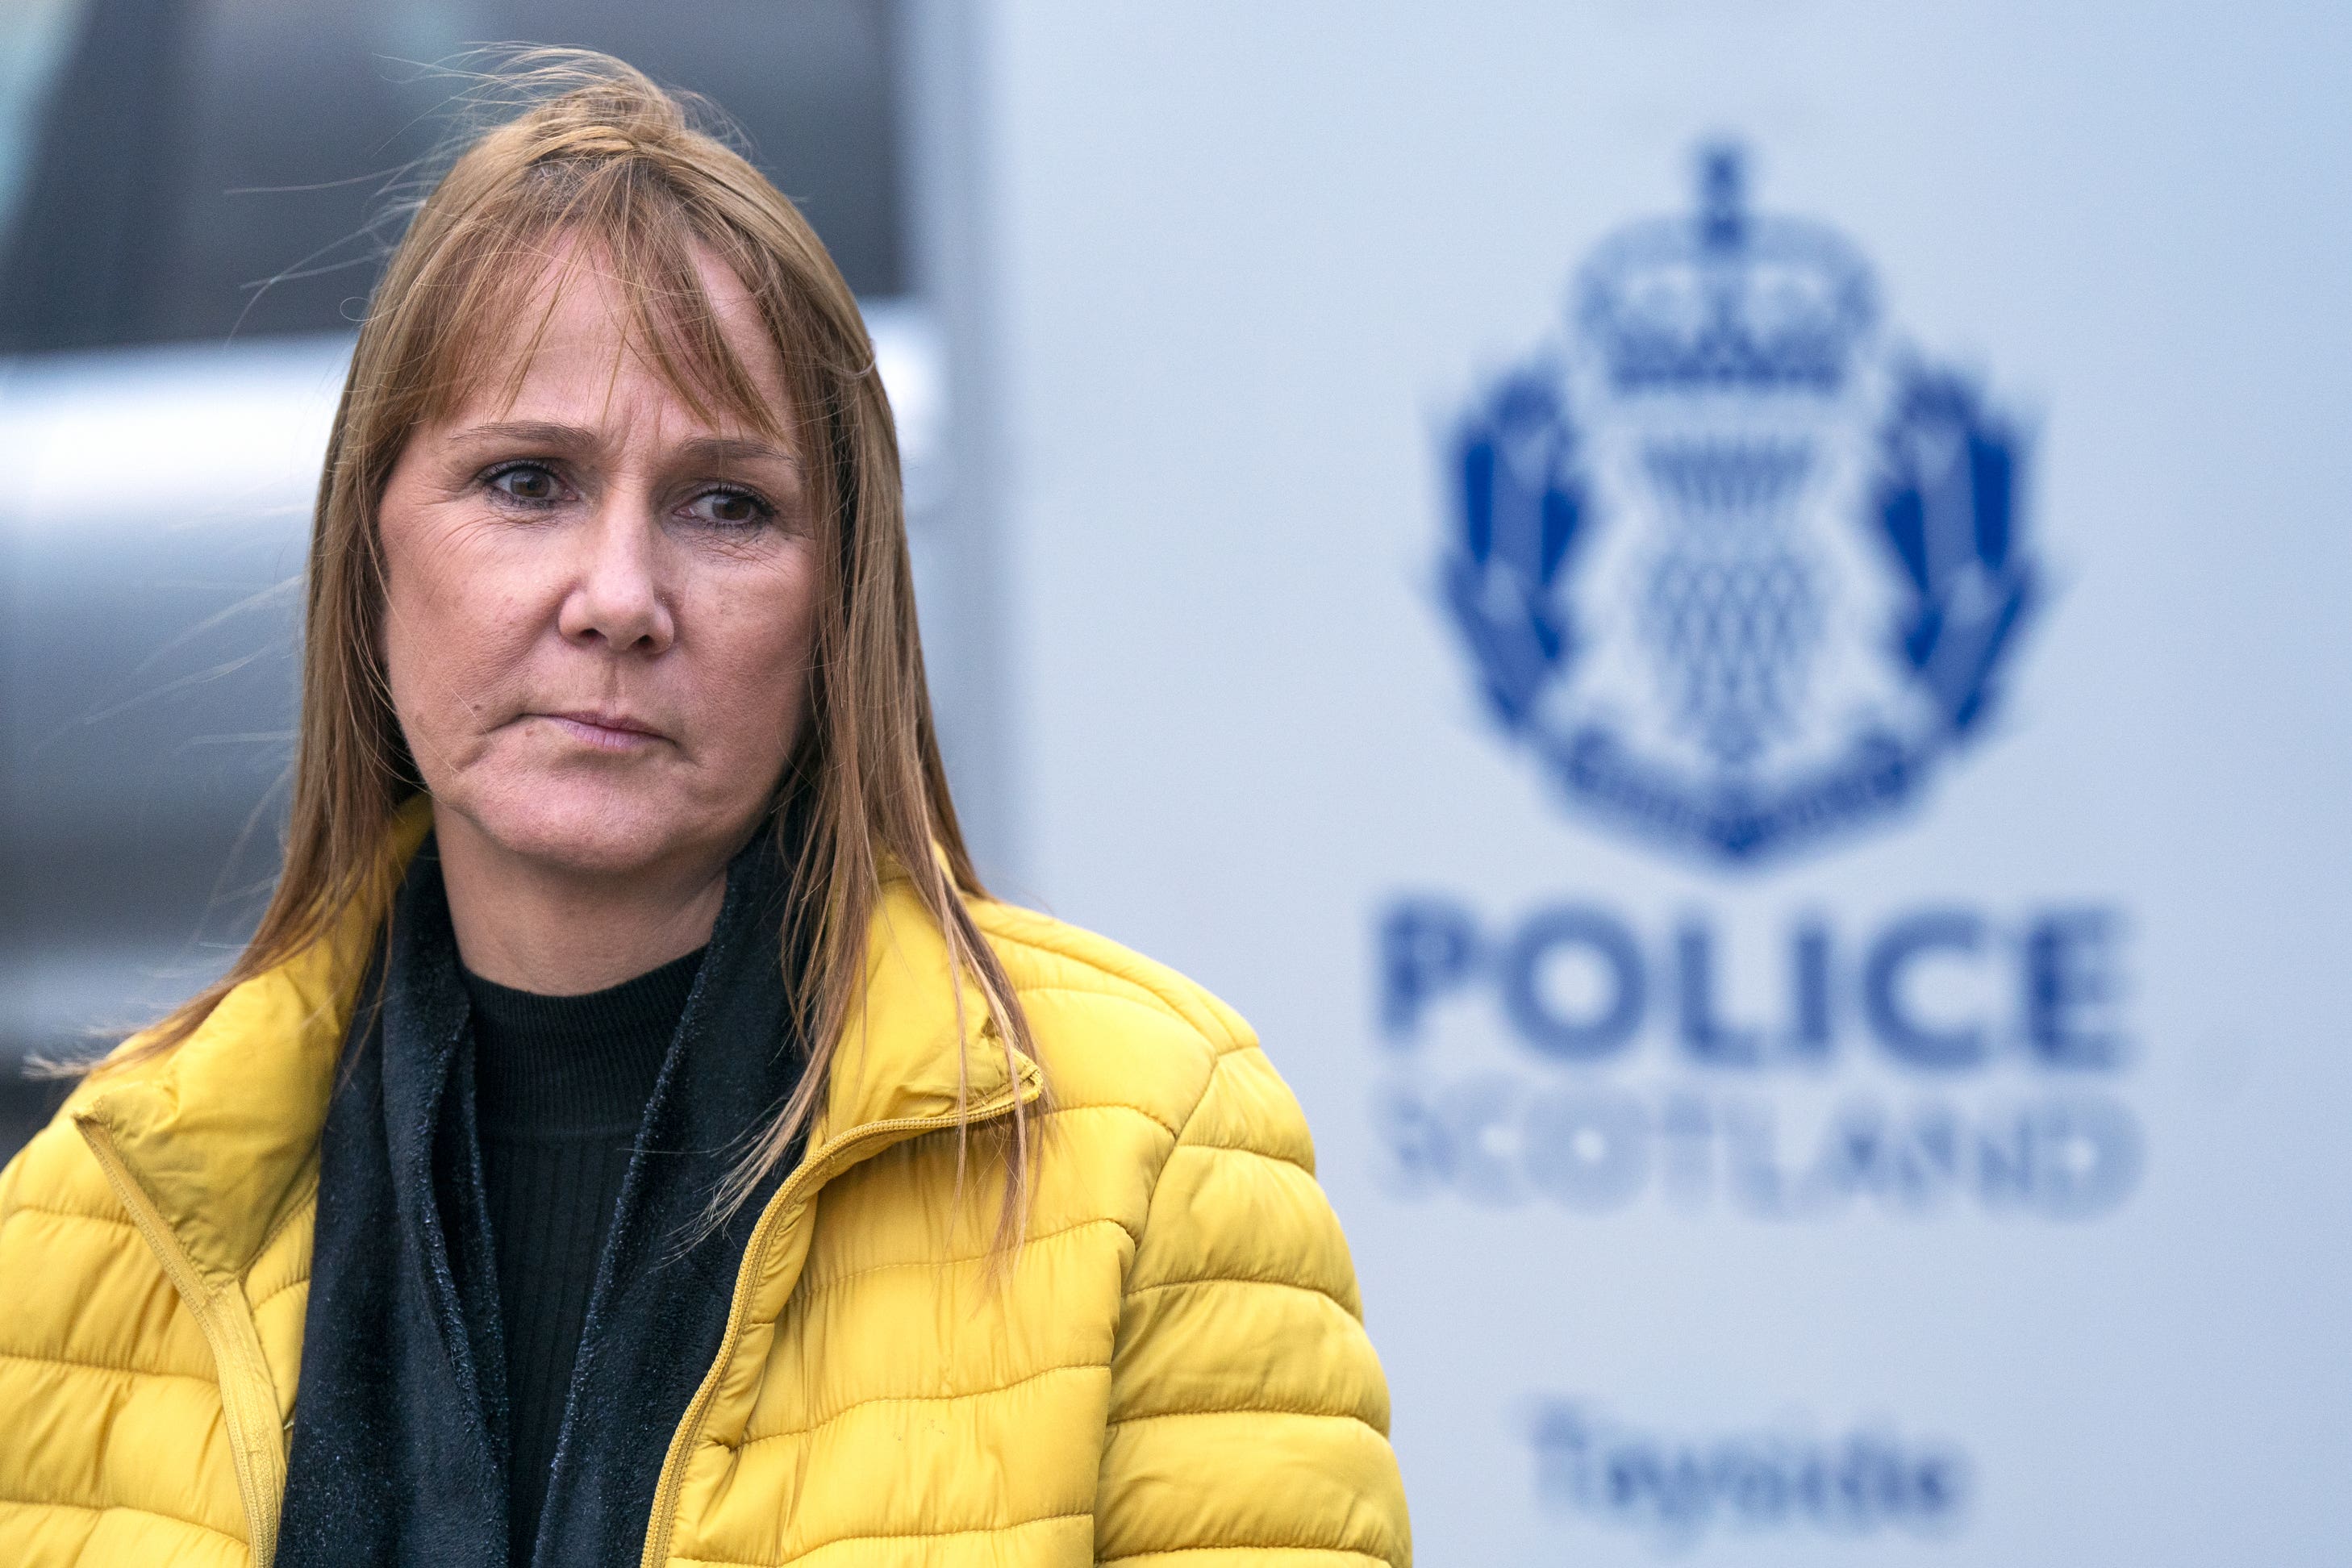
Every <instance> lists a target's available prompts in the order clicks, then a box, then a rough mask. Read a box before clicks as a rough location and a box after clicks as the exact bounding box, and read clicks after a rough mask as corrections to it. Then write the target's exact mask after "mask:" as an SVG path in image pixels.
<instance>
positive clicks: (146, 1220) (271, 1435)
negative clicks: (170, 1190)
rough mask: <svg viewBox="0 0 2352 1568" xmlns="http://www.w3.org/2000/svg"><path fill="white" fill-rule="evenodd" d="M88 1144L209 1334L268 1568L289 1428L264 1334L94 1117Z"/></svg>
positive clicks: (239, 1292)
mask: <svg viewBox="0 0 2352 1568" xmlns="http://www.w3.org/2000/svg"><path fill="white" fill-rule="evenodd" d="M77 1121H78V1122H79V1126H80V1129H81V1135H82V1139H83V1141H84V1142H87V1143H88V1144H89V1151H90V1153H91V1154H92V1155H94V1156H95V1157H96V1158H97V1160H98V1164H99V1168H100V1170H102V1171H104V1172H105V1173H106V1179H107V1181H108V1182H109V1183H110V1184H112V1185H113V1188H114V1192H115V1195H116V1196H117V1197H119V1198H121V1200H122V1206H123V1207H124V1208H125V1209H128V1210H129V1211H130V1213H131V1224H132V1225H134V1226H138V1228H139V1234H140V1235H141V1236H142V1237H146V1239H147V1245H148V1247H150V1248H151V1249H152V1251H153V1252H154V1254H155V1257H156V1259H157V1261H159V1262H161V1263H162V1264H163V1273H164V1276H165V1277H166V1278H167V1279H170V1280H171V1281H172V1288H173V1289H174V1290H177V1291H178V1292H179V1293H180V1300H181V1301H182V1302H183V1303H184V1305H185V1306H186V1307H187V1309H188V1314H189V1316H191V1317H193V1318H194V1319H195V1320H196V1327H197V1328H198V1329H200V1330H202V1331H203V1332H204V1336H205V1344H206V1345H207V1346H208V1347H209V1348H210V1349H211V1351H212V1352H213V1371H214V1373H215V1375H216V1376H217V1377H218V1379H219V1383H220V1395H221V1415H222V1419H223V1421H224V1422H225V1424H226V1426H227V1427H228V1444H229V1456H230V1458H231V1460H232V1461H233V1463H234V1465H235V1467H236V1490H237V1496H238V1498H239V1500H241V1501H242V1502H243V1503H244V1504H245V1531H246V1549H247V1552H249V1553H250V1554H251V1556H252V1559H253V1568H269V1564H270V1563H271V1560H272V1559H274V1558H275V1557H276V1556H277V1555H278V1505H279V1504H280V1502H281V1501H282V1500H284V1495H285V1491H286V1447H285V1428H284V1426H282V1425H281V1423H280V1421H279V1419H278V1390H277V1386H276V1384H275V1383H274V1382H273V1380H272V1379H271V1377H270V1375H269V1363H268V1359H267V1358H266V1357H264V1356H263V1354H262V1353H261V1332H260V1330H259V1329H258V1328H257V1327H256V1326H255V1323H254V1321H253V1310H252V1309H251V1308H250V1307H248V1306H247V1304H246V1302H245V1300H244V1287H243V1286H242V1285H240V1284H238V1283H237V1282H236V1280H234V1279H232V1280H230V1281H229V1282H228V1283H227V1284H226V1286H225V1287H221V1288H217V1289H216V1288H215V1287H214V1286H213V1285H212V1284H211V1283H210V1282H208V1281H207V1280H206V1279H205V1276H204V1273H203V1271H202V1270H200V1269H199V1268H197V1267H196V1262H195V1259H194V1258H190V1257H189V1256H188V1252H187V1248H185V1247H182V1246H181V1245H180V1238H179V1237H177V1236H176V1235H174V1234H173V1231H172V1227H171V1226H170V1225H169V1224H167V1223H166V1222H165V1221H164V1218H163V1214H162V1213H161V1212H160V1211H159V1210H158V1209H157V1208H156V1207H155V1204H154V1201H153V1200H152V1199H151V1198H150V1197H149V1196H148V1195H147V1190H146V1189H145V1188H144V1187H142V1186H141V1185H140V1184H139V1182H138V1180H137V1179H136V1178H135V1177H133V1176H132V1175H131V1168H130V1167H129V1166H128V1165H126V1164H124V1163H123V1161H122V1155H121V1152H119V1151H117V1150H116V1148H115V1146H114V1134H113V1133H112V1132H110V1131H108V1129H107V1128H106V1126H105V1124H104V1123H103V1122H100V1121H97V1120H96V1119H94V1118H78V1119H77Z"/></svg>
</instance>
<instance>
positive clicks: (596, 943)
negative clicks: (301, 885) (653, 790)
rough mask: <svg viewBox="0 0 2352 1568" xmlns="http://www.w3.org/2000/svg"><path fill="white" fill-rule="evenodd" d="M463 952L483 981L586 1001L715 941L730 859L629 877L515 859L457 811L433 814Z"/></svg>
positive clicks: (637, 871)
mask: <svg viewBox="0 0 2352 1568" xmlns="http://www.w3.org/2000/svg"><path fill="white" fill-rule="evenodd" d="M434 839H435V843H436V845H437V846H438V848H439V851H440V856H441V879H442V883H443V886H444V887H445V888H446V889H447V894H448V900H449V923H450V926H451V927H452V929H453V930H454V931H455V933H456V935H457V955H458V957H459V958H460V959H462V960H463V961H464V963H465V965H466V967H467V969H468V970H469V971H471V972H472V973H475V974H476V975H478V976H479V977H481V978H482V979H484V980H488V981H490V982H492V983H494V984H499V985H504V986H508V987H510V988H511V989H513V990H517V991H530V992H536V993H537V994H541V995H542V996H580V995H585V994H588V993H589V992H592V991H602V990H604V989H606V988H607V987H610V986H614V985H618V984H621V983H622V982H623V981H625V980H632V979H635V977H636V976H638V975H640V974H643V973H646V971H648V970H652V969H657V968H659V967H661V966H662V965H663V964H665V963H669V962H670V961H671V960H673V959H678V958H683V957H685V956H686V955H687V954H688V953H689V952H694V951H696V950H697V949H698V948H700V947H702V946H703V945H704V944H705V943H707V942H709V940H710V932H711V930H712V928H713V927H714V926H716V925H717V924H718V921H719V905H720V903H721V902H723V901H724V900H725V898H726V895H727V862H728V859H729V858H730V857H728V856H725V855H721V856H718V857H717V858H711V857H709V856H698V857H695V858H693V859H692V860H691V861H689V862H687V863H684V864H679V865H667V864H663V865H655V866H648V867H642V868H630V869H629V870H627V871H625V872H620V873H614V872H603V871H580V870H576V869H573V868H569V867H563V866H553V865H550V864H549V863H547V862H546V861H544V860H541V859H538V858H533V857H530V856H522V855H517V854H514V853H513V852H511V851H509V850H508V849H506V848H505V847H502V846H500V845H499V844H497V843H495V842H493V841H492V840H491V839H490V838H488V837H487V836H486V835H484V834H483V833H482V832H481V831H480V829H479V828H478V827H477V826H474V825H473V824H472V823H470V822H467V820H465V818H464V817H463V816H460V815H459V814H457V813H456V812H438V813H436V815H435V821H434Z"/></svg>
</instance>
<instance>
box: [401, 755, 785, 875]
mask: <svg viewBox="0 0 2352 1568" xmlns="http://www.w3.org/2000/svg"><path fill="white" fill-rule="evenodd" d="M650 782H651V781H647V783H646V784H637V783H635V781H631V783H628V784H622V783H616V782H613V781H606V780H597V781H587V780H581V779H576V778H575V779H567V780H533V781H530V782H529V783H527V784H518V785H517V786H515V787H511V788H508V789H502V790H497V791H494V792H491V793H490V794H489V795H488V796H487V797H486V798H482V799H479V800H466V799H460V800H457V801H456V802H453V803H448V804H449V805H454V806H455V808H456V810H457V812H458V813H459V814H460V815H462V816H464V817H465V818H466V819H467V824H468V826H471V827H472V828H474V829H475V830H476V831H477V832H478V833H479V834H480V836H481V837H484V838H487V839H488V840H489V841H490V842H491V843H492V844H494V845H496V846H497V847H498V848H499V850H500V851H502V852H503V853H505V854H506V855H508V856H511V857H513V858H517V859H520V860H525V861H529V862H533V863H535V864H537V865H539V866H541V867H543V868H546V869H548V870H550V871H554V872H558V873H562V874H566V875H571V876H579V877H600V878H601V877H625V876H629V875H631V874H633V873H638V872H647V871H652V870H654V869H656V868H660V867H663V866H665V865H668V864H672V863H674V862H676V861H677V859H678V858H681V857H686V858H698V857H701V856H707V855H711V854H714V853H716V852H717V851H716V849H715V848H714V846H717V845H719V843H721V842H722V841H726V840H730V839H731V838H732V837H735V835H732V834H730V833H726V832H722V831H720V830H719V826H718V825H716V824H712V823H709V822H704V821H701V820H699V819H698V818H697V817H692V816H681V815H680V813H679V811H678V804H679V802H678V794H679V792H677V790H675V789H657V788H652V787H647V784H650ZM446 808H447V807H446V806H445V805H443V803H442V802H441V801H440V799H439V797H437V796H436V813H437V812H439V811H441V810H445V809H446ZM744 826H745V827H746V828H747V829H748V827H749V826H750V825H749V824H748V823H747V824H745V825H744Z"/></svg>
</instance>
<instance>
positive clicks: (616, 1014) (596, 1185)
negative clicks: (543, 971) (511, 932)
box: [465, 952, 702, 1563]
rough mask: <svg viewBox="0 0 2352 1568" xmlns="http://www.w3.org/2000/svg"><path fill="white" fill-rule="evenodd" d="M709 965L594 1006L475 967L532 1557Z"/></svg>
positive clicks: (639, 980) (520, 1504)
mask: <svg viewBox="0 0 2352 1568" xmlns="http://www.w3.org/2000/svg"><path fill="white" fill-rule="evenodd" d="M701 963H702V954H701V952H692V953H688V955H687V956H686V957H684V958H681V959H678V960H677V961H676V962H675V963H666V964H664V965H662V967H660V968H659V969H656V970H653V971H652V972H650V973H645V974H640V975H638V976H637V977H636V978H635V980H630V981H625V982H624V983H622V984H619V985H615V986H614V987H612V988H611V989H609V990H605V991H598V992H594V993H592V994H588V995H585V996H541V995H539V994H536V993H533V992H530V991H517V990H514V989H512V988H511V987H509V986H505V985H499V984H493V983H492V982H490V981H488V980H484V979H483V978H481V977H480V976H479V975H478V974H475V973H471V972H467V974H466V976H465V980H466V990H467V995H468V997H469V999H470V1000H471V1002H472V1004H473V1007H472V1011H473V1031H474V1095H475V1101H476V1116H477V1119H478V1128H479V1136H480V1139H481V1151H482V1187H483V1193H482V1196H483V1199H484V1202H485V1206H486V1207H487V1208H488V1215H489V1222H490V1225H489V1229H490V1240H491V1247H492V1249H493V1252H494V1254H495V1256H496V1257H497V1259H498V1279H499V1327H500V1329H501V1331H502V1333H503V1338H504V1340H505V1344H506V1363H507V1366H506V1374H507V1375H506V1387H507V1401H508V1413H507V1419H508V1433H509V1471H508V1515H509V1520H508V1524H509V1540H511V1541H512V1542H514V1552H515V1561H517V1562H519V1563H520V1562H528V1561H529V1560H530V1549H531V1543H532V1542H533V1541H535V1540H536V1539H537V1537H538V1534H539V1516H540V1511H541V1508H542V1506H543V1505H544V1504H545V1502H546V1498H547V1481H548V1475H549V1472H550V1470H551V1468H552V1467H553V1465H554V1461H555V1446H556V1442H557V1439H558V1438H559V1437H560V1436H562V1428H563V1412H564V1405H565V1403H566V1400H567V1398H568V1395H569V1394H570V1392H571V1387H572V1363H573V1362H574V1361H575V1360H576V1359H577V1357H578V1354H579V1351H580V1338H581V1333H582V1331H583V1327H584V1325H585V1324H586V1321H587V1318H588V1298H589V1292H590V1290H591V1289H592V1288H593V1286H594V1285H595V1282H596V1266H597V1262H598V1260H599V1259H600V1258H602V1257H603V1256H604V1242H605V1238H606V1237H607V1235H608V1234H609V1233H610V1231H611V1230H612V1226H613V1213H614V1205H615V1202H616V1201H617V1199H618V1198H619V1196H620V1192H621V1180H622V1178H623V1177H624V1176H625V1175H626V1174H627V1173H628V1169H629V1156H630V1153H631V1152H632V1151H633V1150H634V1149H635V1145H636V1140H637V1131H638V1128H639V1125H640V1124H641V1123H642V1122H643V1121H644V1120H645V1114H646V1102H647V1101H648V1100H651V1099H652V1098H653V1092H654V1084H655V1081H656V1079H658V1078H659V1077H660V1076H661V1068H662V1061H663V1058H665V1057H666V1056H667V1054H668V1052H669V1047H670V1040H671V1037H673V1036H675V1035H676V1034H677V1025H678V1019H679V1017H680V1016H681V1015H683V1014H684V1013H685V1011H686V1002H687V996H688V993H689V992H691V991H692V990H693V989H694V976H695V973H696V971H697V970H698V969H699V968H700V967H701Z"/></svg>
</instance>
